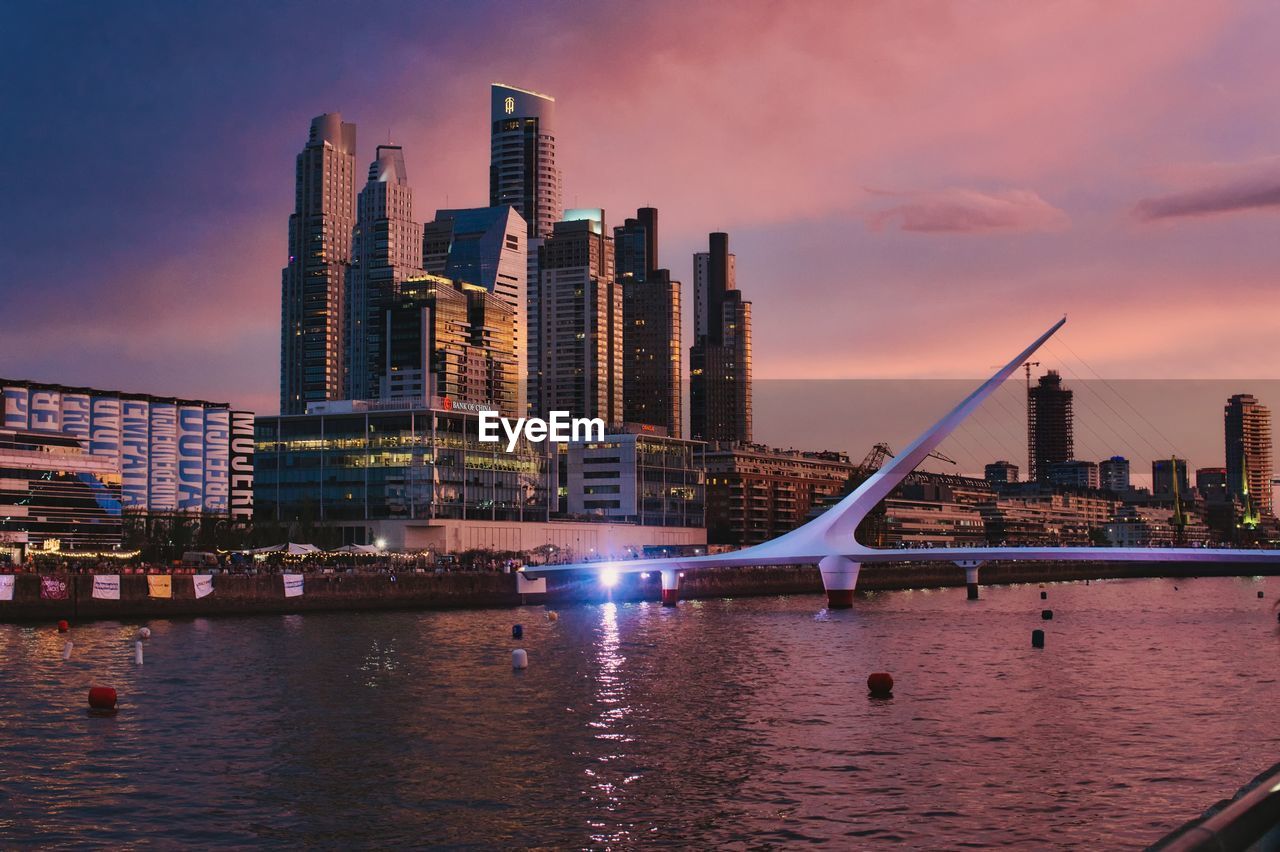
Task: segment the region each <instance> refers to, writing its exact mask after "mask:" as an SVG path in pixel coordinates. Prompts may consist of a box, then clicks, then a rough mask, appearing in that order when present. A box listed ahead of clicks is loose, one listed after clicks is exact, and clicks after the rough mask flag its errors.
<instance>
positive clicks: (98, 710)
mask: <svg viewBox="0 0 1280 852" xmlns="http://www.w3.org/2000/svg"><path fill="white" fill-rule="evenodd" d="M89 712H90V713H93V714H94V715H95V716H111V715H113V714H114V713H115V712H116V691H115V690H114V689H112V688H111V687H109V686H94V687H90V689H89Z"/></svg>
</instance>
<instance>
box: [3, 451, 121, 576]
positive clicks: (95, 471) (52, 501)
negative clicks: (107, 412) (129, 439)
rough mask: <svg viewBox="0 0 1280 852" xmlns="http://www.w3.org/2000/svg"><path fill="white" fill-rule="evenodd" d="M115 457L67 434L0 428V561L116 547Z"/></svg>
mask: <svg viewBox="0 0 1280 852" xmlns="http://www.w3.org/2000/svg"><path fill="white" fill-rule="evenodd" d="M122 530H123V516H122V513H121V505H120V461H119V459H112V458H109V457H107V456H105V455H94V454H92V453H90V452H89V450H88V448H87V447H86V446H85V445H84V442H82V441H81V440H80V439H78V438H77V437H76V436H75V435H72V434H69V433H66V432H49V431H33V430H28V429H11V428H0V563H10V564H12V563H18V564H20V563H22V562H23V561H24V560H25V559H26V558H27V557H28V556H29V555H30V553H31V552H32V551H36V550H63V551H67V550H75V551H103V550H112V549H114V548H116V547H118V546H119V545H120V541H121V536H122Z"/></svg>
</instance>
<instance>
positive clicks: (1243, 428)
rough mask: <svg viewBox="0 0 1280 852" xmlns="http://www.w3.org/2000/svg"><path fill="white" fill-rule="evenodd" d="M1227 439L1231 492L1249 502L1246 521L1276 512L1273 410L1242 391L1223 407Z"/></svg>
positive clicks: (1229, 489)
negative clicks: (1273, 507) (1274, 510)
mask: <svg viewBox="0 0 1280 852" xmlns="http://www.w3.org/2000/svg"><path fill="white" fill-rule="evenodd" d="M1223 421H1224V425H1225V427H1226V428H1225V431H1226V439H1227V491H1228V492H1229V493H1230V494H1231V496H1233V497H1235V498H1236V499H1238V500H1240V501H1241V502H1242V503H1243V504H1244V505H1245V519H1246V522H1248V521H1252V522H1254V523H1256V521H1257V519H1258V518H1259V517H1261V516H1263V515H1270V514H1272V506H1271V410H1270V409H1268V408H1267V407H1266V406H1265V405H1263V404H1262V403H1260V402H1258V400H1257V399H1256V398H1255V397H1254V396H1253V394H1251V393H1238V394H1236V395H1235V396H1233V397H1231V398H1230V399H1228V400H1227V404H1226V407H1225V408H1224V409H1223Z"/></svg>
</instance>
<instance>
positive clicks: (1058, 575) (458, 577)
mask: <svg viewBox="0 0 1280 852" xmlns="http://www.w3.org/2000/svg"><path fill="white" fill-rule="evenodd" d="M531 573H532V572H531ZM1254 574H1280V565H1277V566H1275V567H1274V568H1273V569H1270V570H1260V569H1259V567H1258V566H1249V567H1248V568H1247V570H1242V567H1241V566H1238V565H1227V564H1224V565H1217V566H1215V565H1209V564H1205V563H1128V564H1126V563H1105V562H990V563H987V564H985V565H983V566H982V569H981V580H982V584H983V585H1001V584H1007V583H1043V582H1062V581H1068V580H1086V579H1105V578H1119V577H1189V576H1199V577H1209V576H1235V575H1254ZM58 576H59V577H60V578H61V579H63V580H65V581H67V583H68V598H67V600H44V599H42V598H41V597H40V578H39V577H38V576H36V575H33V574H19V575H17V577H16V583H15V588H14V599H13V600H12V601H0V621H28V620H48V621H57V620H58V619H62V618H66V619H68V620H71V621H87V620H92V619H111V618H164V617H168V616H197V615H201V616H203V615H219V614H228V615H230V614H248V613H286V612H317V611H325V610H387V609H456V608H463V607H469V608H476V607H514V606H519V605H520V604H522V603H526V604H542V603H545V604H548V605H551V606H555V605H557V604H564V603H573V602H598V601H604V600H610V599H611V600H614V601H619V602H621V601H639V600H655V601H656V600H658V598H659V592H660V587H661V584H660V579H659V577H658V574H657V572H652V573H651V574H650V575H649V577H647V578H645V579H641V577H640V575H638V574H624V575H622V576H621V578H620V582H619V584H618V586H617V587H616V588H614V589H612V590H605V589H603V588H602V587H601V585H600V582H599V579H598V578H597V577H596V576H595V574H594V573H580V574H569V573H564V574H560V573H556V574H549V575H547V594H545V595H520V594H519V593H517V591H516V577H515V575H514V574H499V573H492V572H467V571H458V572H448V573H442V574H436V573H425V574H416V573H401V574H307V575H306V579H305V587H304V594H303V595H301V596H299V597H292V598H286V597H285V596H284V581H283V579H282V578H281V577H280V576H279V575H242V574H219V575H215V576H214V578H213V585H214V592H213V594H211V595H209V596H207V597H204V598H199V599H197V598H196V597H195V594H194V589H193V584H192V580H191V577H190V576H189V575H175V576H174V577H173V581H172V585H173V597H172V598H151V597H148V589H147V578H146V577H145V576H142V575H124V576H121V577H120V600H101V599H98V598H94V597H93V594H92V593H93V576H92V575H88V574H67V575H58ZM963 585H964V571H963V570H962V569H960V568H958V567H956V566H955V565H952V564H950V563H924V564H919V563H915V564H896V565H895V564H886V565H866V566H863V568H862V572H861V575H860V576H859V579H858V591H860V592H868V591H888V590H894V589H918V588H931V587H932V588H938V587H948V586H963ZM820 592H822V580H821V578H820V577H819V575H818V569H817V567H816V566H812V565H802V566H778V567H753V568H735V569H723V568H721V569H706V570H687V571H685V572H684V576H683V578H682V579H681V582H680V597H681V599H684V600H695V599H706V598H724V597H746V596H767V595H792V594H818V593H820Z"/></svg>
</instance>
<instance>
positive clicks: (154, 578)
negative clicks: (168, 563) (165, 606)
mask: <svg viewBox="0 0 1280 852" xmlns="http://www.w3.org/2000/svg"><path fill="white" fill-rule="evenodd" d="M147 596H148V597H152V598H171V597H173V578H172V577H170V576H169V575H168V574H148V575H147Z"/></svg>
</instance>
